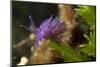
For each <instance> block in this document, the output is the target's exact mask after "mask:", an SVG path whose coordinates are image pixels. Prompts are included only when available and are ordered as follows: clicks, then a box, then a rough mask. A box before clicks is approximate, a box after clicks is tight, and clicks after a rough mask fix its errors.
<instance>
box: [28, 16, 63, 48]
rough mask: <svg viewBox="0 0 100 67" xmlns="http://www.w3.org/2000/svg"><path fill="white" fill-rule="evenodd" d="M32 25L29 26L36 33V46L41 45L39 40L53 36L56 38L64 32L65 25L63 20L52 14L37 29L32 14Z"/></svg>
mask: <svg viewBox="0 0 100 67" xmlns="http://www.w3.org/2000/svg"><path fill="white" fill-rule="evenodd" d="M29 19H30V22H31V25H30V26H29V28H27V27H26V28H27V29H28V30H29V31H30V32H32V33H33V34H34V33H35V35H36V43H37V44H36V47H38V46H39V44H38V42H39V41H41V40H42V39H49V38H51V37H53V38H56V39H57V37H60V35H61V34H62V33H63V32H64V30H65V27H64V23H63V21H61V20H59V19H58V18H53V17H52V16H51V17H50V18H48V19H46V20H45V21H43V22H42V23H41V24H40V27H39V28H37V29H36V27H35V25H34V23H33V20H32V18H31V16H29Z"/></svg>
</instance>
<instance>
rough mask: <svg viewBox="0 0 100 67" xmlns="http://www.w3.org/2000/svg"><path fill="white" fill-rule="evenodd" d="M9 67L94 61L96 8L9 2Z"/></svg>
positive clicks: (90, 6)
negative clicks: (10, 66)
mask: <svg viewBox="0 0 100 67" xmlns="http://www.w3.org/2000/svg"><path fill="white" fill-rule="evenodd" d="M11 10H12V11H11V13H12V14H11V36H12V37H11V53H12V54H11V60H12V65H18V66H20V65H43V64H60V63H66V64H67V63H76V62H77V63H79V62H91V61H96V6H93V5H81V4H62V3H43V2H25V1H12V4H11Z"/></svg>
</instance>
